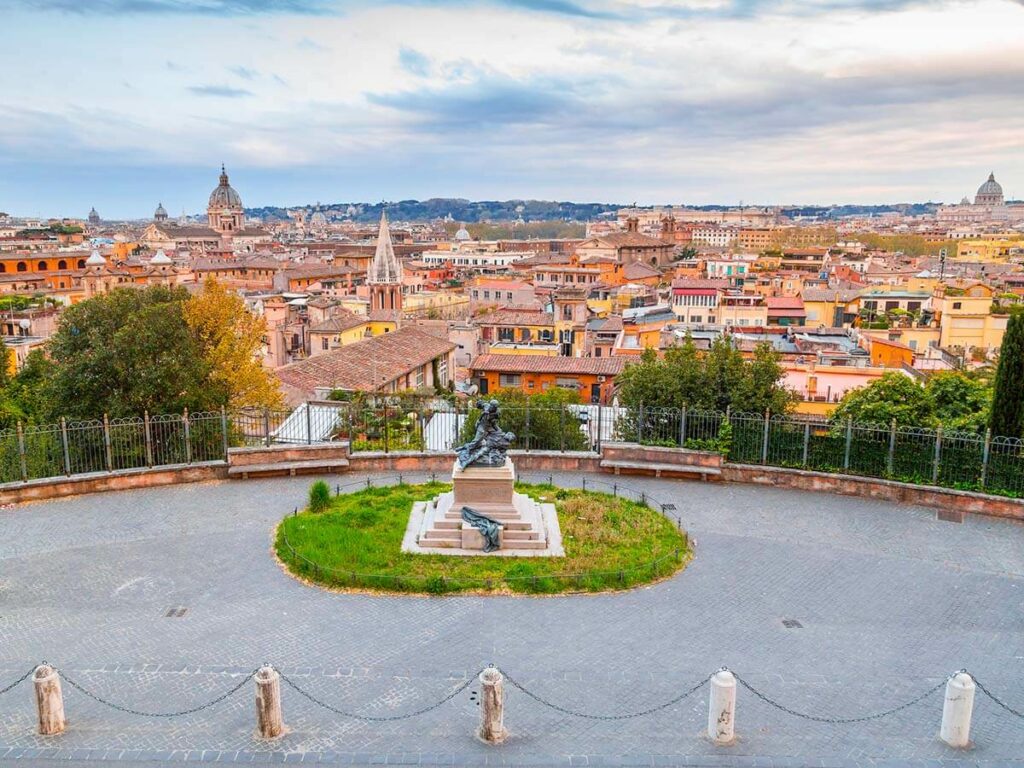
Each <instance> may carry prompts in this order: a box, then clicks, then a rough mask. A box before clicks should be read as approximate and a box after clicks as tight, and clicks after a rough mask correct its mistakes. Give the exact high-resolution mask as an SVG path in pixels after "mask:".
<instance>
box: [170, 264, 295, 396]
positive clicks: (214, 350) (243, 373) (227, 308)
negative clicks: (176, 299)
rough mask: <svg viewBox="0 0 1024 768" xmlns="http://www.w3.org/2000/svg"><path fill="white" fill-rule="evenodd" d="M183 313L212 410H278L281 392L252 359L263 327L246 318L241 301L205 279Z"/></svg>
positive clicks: (260, 322) (257, 320) (251, 317)
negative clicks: (206, 369) (199, 357)
mask: <svg viewBox="0 0 1024 768" xmlns="http://www.w3.org/2000/svg"><path fill="white" fill-rule="evenodd" d="M184 313H185V320H186V322H187V323H188V327H189V328H190V329H191V331H192V334H193V336H194V337H195V340H196V344H197V345H198V348H199V352H200V354H201V355H202V357H203V360H204V361H205V363H206V365H207V366H208V367H209V378H208V382H207V383H208V386H209V387H210V388H211V390H212V396H213V400H214V401H215V402H216V403H217V404H218V405H224V406H228V407H234V408H237V407H243V406H251V405H256V406H266V407H271V408H274V407H279V406H280V405H281V392H280V390H279V389H278V387H277V385H276V384H275V382H274V380H273V378H272V377H271V376H270V374H269V373H268V372H267V370H266V369H265V368H264V367H263V364H262V363H261V362H260V359H259V357H258V353H259V350H260V348H261V347H262V345H263V337H264V335H265V334H266V332H267V324H266V321H265V320H264V319H263V318H262V317H257V316H256V315H255V314H253V313H252V312H250V311H249V310H248V309H247V308H246V306H245V302H244V301H243V300H242V297H241V296H239V295H238V294H237V293H234V292H233V291H229V290H228V289H227V288H226V287H225V286H224V285H223V284H222V283H219V282H217V281H216V280H214V279H213V278H210V279H208V280H207V281H206V282H205V283H203V288H202V290H201V291H200V292H199V293H197V294H196V295H195V296H193V297H192V298H191V299H189V300H188V301H187V302H185V306H184Z"/></svg>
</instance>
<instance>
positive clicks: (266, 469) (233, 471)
mask: <svg viewBox="0 0 1024 768" xmlns="http://www.w3.org/2000/svg"><path fill="white" fill-rule="evenodd" d="M345 469H348V459H329V458H324V459H309V460H306V461H278V462H274V463H271V464H242V465H240V466H236V467H228V477H240V478H242V479H243V480H245V479H247V478H248V477H250V476H261V477H266V476H268V475H283V474H288V475H298V474H309V473H315V472H324V471H327V472H338V471H342V470H345Z"/></svg>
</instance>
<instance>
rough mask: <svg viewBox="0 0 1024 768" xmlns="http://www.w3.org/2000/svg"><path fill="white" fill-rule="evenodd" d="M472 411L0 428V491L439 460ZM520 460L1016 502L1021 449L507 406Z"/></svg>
mask: <svg viewBox="0 0 1024 768" xmlns="http://www.w3.org/2000/svg"><path fill="white" fill-rule="evenodd" d="M477 413H478V411H477V410H476V409H475V408H474V407H473V404H472V403H470V402H468V401H456V402H454V403H453V402H449V401H448V400H445V399H442V398H418V399H416V398H408V397H404V396H398V397H394V398H392V399H390V400H388V401H383V402H378V404H373V405H366V404H364V403H359V402H352V403H343V402H333V401H311V402H307V403H302V404H300V405H299V406H298V407H296V408H295V409H293V410H268V409H259V408H253V409H243V410H239V411H217V412H206V413H188V412H187V411H186V412H185V413H180V414H164V415H158V416H150V415H148V414H144V415H143V416H142V417H141V418H121V419H107V418H103V419H96V420H92V421H74V422H72V421H65V420H63V419H62V420H61V421H60V422H59V423H57V424H42V425H28V426H23V425H20V424H19V425H18V426H17V427H16V428H14V429H8V430H3V431H0V484H3V483H18V482H27V481H30V480H42V479H48V478H59V477H69V476H75V475H83V474H90V473H98V472H99V473H102V472H115V471H118V470H129V469H141V468H146V467H161V466H173V465H181V464H197V463H204V462H223V461H225V460H226V459H227V452H228V449H229V448H232V447H241V446H249V447H259V446H267V447H269V446H274V445H279V446H280V445H313V444H324V443H330V442H335V441H347V442H349V444H350V450H351V451H352V453H354V454H358V453H365V452H373V451H380V452H385V453H390V452H396V451H417V452H448V451H451V450H452V449H453V448H454V447H455V446H457V445H459V444H461V443H463V442H465V441H467V440H469V439H470V438H471V437H472V434H473V431H474V429H475V426H476V419H477ZM501 427H502V429H504V430H506V431H508V432H511V433H513V435H514V437H513V438H512V441H511V447H512V449H514V450H521V451H559V452H569V451H584V452H590V453H597V454H599V453H600V452H601V448H602V445H603V444H604V443H605V442H607V441H611V440H625V441H631V442H637V443H641V444H644V445H658V446H666V447H680V446H682V447H686V448H692V449H701V450H711V451H719V452H722V453H723V454H725V456H726V458H727V460H728V461H730V462H734V463H740V464H762V465H765V466H774V467H786V468H794V469H809V470H816V471H820V472H835V473H844V474H852V475H862V476H866V477H877V478H883V479H891V480H898V481H901V482H906V483H914V484H918V485H938V486H944V487H948V488H956V489H959V490H970V491H982V492H985V493H994V494H999V495H1004V496H1011V497H1024V442H1022V441H1021V440H1020V439H1018V438H1013V437H999V436H994V435H992V434H991V433H984V434H981V433H976V432H959V431H949V430H943V429H941V428H937V429H929V428H919V427H898V426H896V425H894V424H891V425H888V426H886V425H873V424H855V423H853V422H848V423H846V424H840V425H836V424H832V423H830V422H827V421H824V420H816V419H806V418H799V417H793V416H782V415H773V414H752V413H731V412H718V411H700V410H694V409H689V408H646V407H643V406H640V407H636V408H622V407H606V406H598V405H576V404H566V405H562V406H544V407H539V406H531V405H527V404H524V405H507V406H504V407H503V408H502V412H501Z"/></svg>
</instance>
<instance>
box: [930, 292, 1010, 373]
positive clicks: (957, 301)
mask: <svg viewBox="0 0 1024 768" xmlns="http://www.w3.org/2000/svg"><path fill="white" fill-rule="evenodd" d="M992 293H993V292H992V289H991V288H989V287H988V286H987V285H985V284H984V283H969V282H965V283H954V284H950V285H939V286H938V287H937V288H936V289H935V292H934V293H933V294H932V308H933V309H934V310H935V318H936V320H937V321H938V324H939V331H940V333H939V346H940V347H942V348H943V349H947V350H948V349H951V348H959V349H962V350H963V353H964V354H965V355H969V354H971V352H972V351H974V350H980V351H983V352H984V353H985V354H991V353H992V352H994V351H995V350H997V349H998V348H999V347H1000V346H1001V345H1002V343H1003V334H1004V333H1006V323H1007V321H1008V320H1009V316H1008V315H994V314H992Z"/></svg>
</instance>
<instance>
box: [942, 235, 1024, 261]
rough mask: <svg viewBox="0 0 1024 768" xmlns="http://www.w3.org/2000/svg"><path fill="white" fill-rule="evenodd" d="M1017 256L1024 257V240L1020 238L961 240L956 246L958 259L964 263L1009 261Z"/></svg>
mask: <svg viewBox="0 0 1024 768" xmlns="http://www.w3.org/2000/svg"><path fill="white" fill-rule="evenodd" d="M1017 254H1022V255H1024V240H1021V239H1020V238H1013V239H1011V238H1009V237H1000V238H989V239H979V240H961V241H960V242H959V243H957V245H956V257H957V258H958V259H962V260H964V261H1008V260H1009V258H1010V256H1014V255H1017Z"/></svg>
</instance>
